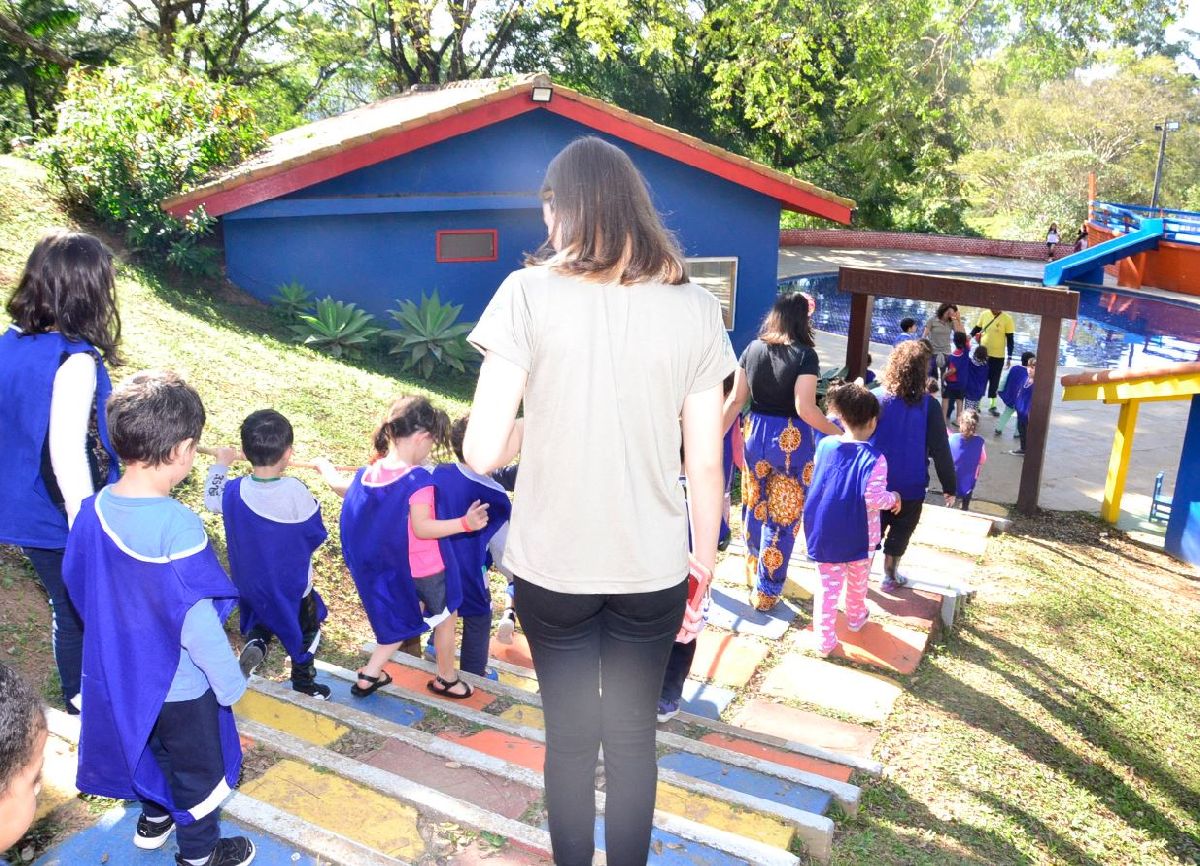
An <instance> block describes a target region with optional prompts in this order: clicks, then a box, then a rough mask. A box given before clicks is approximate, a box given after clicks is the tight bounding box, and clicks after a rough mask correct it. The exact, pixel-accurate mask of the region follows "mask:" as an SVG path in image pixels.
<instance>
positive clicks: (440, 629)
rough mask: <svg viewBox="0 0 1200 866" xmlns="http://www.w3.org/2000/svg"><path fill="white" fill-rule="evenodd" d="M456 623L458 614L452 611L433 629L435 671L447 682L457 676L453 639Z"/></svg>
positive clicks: (452, 680)
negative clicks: (435, 657) (435, 656)
mask: <svg viewBox="0 0 1200 866" xmlns="http://www.w3.org/2000/svg"><path fill="white" fill-rule="evenodd" d="M457 625H458V614H456V613H452V614H450V615H449V616H448V617H446V618H445V619H444V620H442V621H441V622H439V623H438V624H437V625H436V626H434V629H433V647H434V649H435V650H437V672H438V676H439V677H441V678H442V679H443V680H445V681H446V682H448V683H452V682H454V680H455V679H456V678H457V677H458V670H457V669H456V668H455V666H454V639H455V637H457V635H456V632H455V627H456V626H457Z"/></svg>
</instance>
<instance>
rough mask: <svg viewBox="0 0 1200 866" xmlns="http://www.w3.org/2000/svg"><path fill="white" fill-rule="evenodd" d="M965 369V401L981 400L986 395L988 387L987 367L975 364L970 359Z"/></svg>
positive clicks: (985, 364)
mask: <svg viewBox="0 0 1200 866" xmlns="http://www.w3.org/2000/svg"><path fill="white" fill-rule="evenodd" d="M966 368H967V393H966V396H967V399H968V400H982V399H983V395H984V394H986V393H987V386H988V365H987V363H986V362H985V363H982V364H979V363H976V362H975V359H974V358H972V359H971V360H970V361H968V362H967V364H966Z"/></svg>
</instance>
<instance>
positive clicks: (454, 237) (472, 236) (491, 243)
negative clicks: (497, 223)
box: [437, 229, 498, 262]
mask: <svg viewBox="0 0 1200 866" xmlns="http://www.w3.org/2000/svg"><path fill="white" fill-rule="evenodd" d="M497 246H498V244H497V238H496V230H495V229H463V230H456V231H442V232H438V233H437V260H438V261H439V262H494V261H496V248H497Z"/></svg>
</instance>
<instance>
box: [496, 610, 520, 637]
mask: <svg viewBox="0 0 1200 866" xmlns="http://www.w3.org/2000/svg"><path fill="white" fill-rule="evenodd" d="M516 630H517V615H516V613H514V612H513V609H512V608H511V607H510V608H508V609H506V610H505V611H504V613H503V614H502V615H501V616H500V624H499V625H497V626H496V640H498V641H500V643H502V644H506V645H507V644H511V643H512V642H513V632H515V631H516Z"/></svg>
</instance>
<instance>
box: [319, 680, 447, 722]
mask: <svg viewBox="0 0 1200 866" xmlns="http://www.w3.org/2000/svg"><path fill="white" fill-rule="evenodd" d="M317 682H319V683H324V684H325V685H327V686H329V688H330V689H332V690H333V694H331V695H330V696H329V699H330V700H333V701H337V702H338V703H340V704H345V705H346V706H348V707H354V708H355V709H356V710H362V711H363V712H364V713H370V714H371V715H373V716H376V717H377V718H380V719H387V720H388V721H389V722H395V723H396V724H397V725H404V726H405V727H406V728H407V727H412V726H413V725H415V724H416V723H417V722H419V721H421V719H423V718H425V708H424V707H422V706H421V705H420V704H414V703H410V702H408V701H406V700H402V699H401V698H397V697H395V696H393V695H388V694H384V693H383V692H376V693H375V694H373V695H369V696H367V697H365V698H356V697H354V695H352V694H350V683H349V682H347V681H346V680H343V679H341V678H339V677H335V676H334V675H333V674H331V673H327V672H325V671H317Z"/></svg>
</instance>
